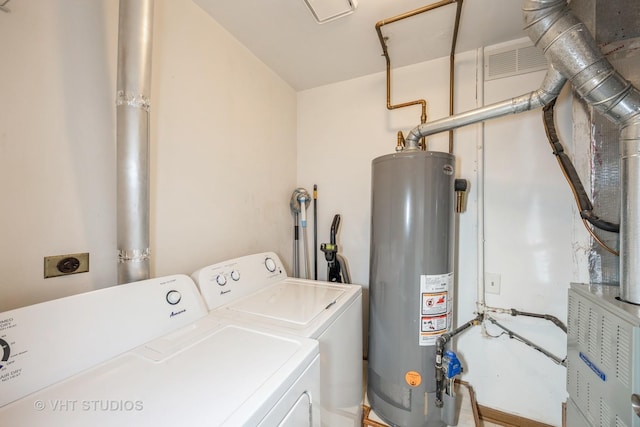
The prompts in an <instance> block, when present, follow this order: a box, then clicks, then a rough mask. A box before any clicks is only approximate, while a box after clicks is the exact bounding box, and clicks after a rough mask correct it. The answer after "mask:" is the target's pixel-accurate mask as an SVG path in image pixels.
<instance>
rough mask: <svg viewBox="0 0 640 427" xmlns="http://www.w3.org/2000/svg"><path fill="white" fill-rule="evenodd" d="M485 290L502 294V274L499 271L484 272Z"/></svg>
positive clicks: (488, 292)
mask: <svg viewBox="0 0 640 427" xmlns="http://www.w3.org/2000/svg"><path fill="white" fill-rule="evenodd" d="M484 292H485V293H487V294H495V295H500V275H499V274H497V273H485V274H484Z"/></svg>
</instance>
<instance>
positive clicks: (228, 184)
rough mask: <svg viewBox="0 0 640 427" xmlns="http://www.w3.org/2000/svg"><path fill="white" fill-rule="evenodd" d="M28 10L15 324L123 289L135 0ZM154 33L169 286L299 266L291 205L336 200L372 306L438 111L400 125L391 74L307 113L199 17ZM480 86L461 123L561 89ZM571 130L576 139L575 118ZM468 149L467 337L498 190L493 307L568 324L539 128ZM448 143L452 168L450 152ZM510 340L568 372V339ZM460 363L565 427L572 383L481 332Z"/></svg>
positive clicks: (462, 138) (160, 9) (464, 97)
mask: <svg viewBox="0 0 640 427" xmlns="http://www.w3.org/2000/svg"><path fill="white" fill-rule="evenodd" d="M11 7H12V9H13V12H12V13H11V14H0V40H3V41H4V43H3V44H2V50H1V52H2V58H3V65H2V67H0V77H1V78H0V93H2V97H1V98H0V103H2V114H0V182H1V184H0V185H1V186H2V188H1V189H2V194H3V196H4V200H5V202H4V203H3V206H2V207H3V209H1V210H0V224H2V225H1V227H2V245H0V271H2V275H1V278H0V311H2V310H5V309H10V308H14V307H18V306H22V305H26V304H30V303H34V302H38V301H43V300H47V299H51V298H55V297H59V296H63V295H69V294H73V293H77V292H81V291H85V290H90V289H94V288H99V287H103V286H108V285H112V284H114V283H115V281H116V265H115V254H116V241H115V231H116V230H115V201H116V195H115V114H114V113H115V107H114V100H115V94H114V92H115V68H116V49H117V0H104V1H101V2H87V1H85V0H57V1H55V2H53V1H39V2H12V3H11ZM154 30H155V37H154V50H153V76H152V82H153V85H152V94H151V96H152V117H151V118H152V125H151V126H152V127H151V157H152V171H151V173H152V200H151V205H152V209H151V214H152V215H151V218H152V230H151V239H152V242H151V249H152V254H153V261H152V267H153V274H154V275H164V274H172V273H177V272H184V273H190V272H191V271H193V270H195V269H196V268H198V267H201V266H203V265H205V264H209V263H212V262H216V261H219V260H222V259H226V258H230V257H234V256H238V255H242V254H246V253H248V252H254V251H261V250H267V249H274V250H276V251H277V252H279V253H280V255H281V256H282V257H283V258H285V262H286V263H287V264H289V265H290V260H291V238H292V236H291V224H292V219H291V214H290V212H289V208H288V200H289V197H290V195H291V191H292V190H293V189H294V188H295V187H296V186H299V185H300V186H304V187H306V188H307V189H308V190H309V191H311V190H312V188H313V184H317V185H318V188H319V198H318V212H319V221H318V225H319V228H318V231H319V242H318V243H322V242H327V241H328V239H329V226H330V223H331V220H332V218H333V215H334V214H335V213H340V214H341V215H342V224H341V230H340V234H339V238H338V243H339V244H340V252H341V253H342V254H343V255H344V256H345V257H346V258H347V260H348V261H349V263H350V267H351V275H352V279H353V281H354V282H355V283H359V284H362V285H364V286H365V291H366V288H367V286H368V285H367V283H368V275H369V273H368V263H369V223H370V218H369V211H370V206H369V204H370V173H371V170H370V165H371V161H372V160H373V159H374V158H375V157H378V156H380V155H384V154H388V153H391V152H392V151H393V149H394V146H395V142H396V132H397V131H398V130H403V131H405V132H406V131H408V130H409V129H411V128H412V127H414V126H415V125H416V124H417V123H418V122H419V116H420V111H419V108H417V107H410V108H406V109H402V110H395V111H388V110H387V109H386V99H385V75H384V73H380V74H375V75H370V76H366V77H362V78H359V79H354V80H351V81H345V82H341V83H338V84H334V85H329V86H324V87H320V88H316V89H311V90H307V91H303V92H300V93H298V94H296V93H294V92H293V90H292V89H291V88H290V87H289V86H287V85H286V84H285V83H283V82H282V81H281V80H280V79H279V78H278V77H277V76H275V75H274V74H273V73H272V72H271V71H270V70H269V69H267V68H266V67H265V66H264V65H263V64H262V63H260V62H259V61H258V60H257V59H256V58H255V57H253V55H251V54H250V53H249V52H248V51H247V50H246V49H245V48H244V47H242V46H241V45H239V44H238V43H237V41H235V40H234V39H233V38H231V37H230V36H229V35H228V34H227V33H226V32H225V31H224V30H223V29H222V28H220V27H219V26H218V25H217V24H216V23H215V22H214V21H213V20H211V19H210V18H209V17H208V16H207V15H206V14H205V13H204V12H202V11H201V10H200V9H199V8H197V6H195V5H194V4H193V3H192V2H191V1H189V0H159V1H157V2H156V12H155V20H154ZM481 70H482V63H481V55H480V54H477V53H476V52H467V53H463V54H459V55H458V56H457V62H456V82H457V88H456V99H455V101H456V111H457V112H460V111H467V110H470V109H473V108H476V107H477V106H480V105H482V103H483V101H484V102H485V103H489V102H492V101H494V100H501V99H504V98H508V97H511V96H514V95H519V94H521V93H523V92H525V91H528V90H531V89H535V88H536V87H537V86H538V85H539V83H540V81H541V78H542V74H543V73H532V74H526V75H522V76H518V77H514V78H509V79H501V80H496V81H494V82H491V83H490V84H487V85H486V87H485V86H484V85H483V84H482V82H481V81H480V82H477V77H478V75H479V76H480V78H481V74H482V73H481ZM477 83H479V84H477ZM416 98H425V99H427V101H428V104H429V120H433V119H437V118H439V117H444V116H446V115H447V114H448V58H445V59H441V60H436V61H431V62H428V63H423V64H418V65H415V66H411V67H405V68H402V69H397V70H394V72H393V90H392V102H393V103H400V102H405V101H408V100H414V99H416ZM564 110H567V108H566V107H564ZM296 115H297V116H296ZM559 120H560V122H561V124H562V125H563V126H570V122H571V120H570V118H568V116H567V115H562V116H561V117H560V118H559ZM455 133H456V148H455V152H454V154H455V155H456V159H457V160H456V161H457V173H456V175H457V177H462V178H466V179H468V180H469V181H470V193H469V196H468V205H467V211H466V212H465V213H464V214H462V215H461V216H460V219H459V246H458V247H459V254H458V274H457V284H458V295H457V313H456V314H457V322H458V324H460V323H462V322H465V321H467V320H469V319H470V318H472V317H473V316H474V311H475V301H476V283H477V278H478V270H479V268H478V256H477V254H478V233H477V232H478V218H479V215H478V206H479V205H478V188H479V183H480V181H479V180H480V178H481V177H482V174H481V173H480V172H481V171H484V177H485V180H486V182H485V186H486V188H485V192H484V195H485V198H484V205H485V211H484V218H485V226H486V230H485V231H486V235H485V238H486V246H485V249H486V259H485V265H486V269H487V271H490V272H493V273H499V274H501V277H502V293H501V295H498V296H491V297H490V298H488V300H487V303H488V304H489V305H492V306H497V307H504V308H510V307H514V308H517V309H520V310H523V311H538V312H545V313H550V314H554V315H556V316H558V317H559V318H561V319H563V320H564V319H565V318H566V308H565V304H566V287H567V285H568V282H569V281H570V280H571V278H572V277H571V272H572V267H571V234H570V231H568V227H567V226H569V227H570V226H571V224H572V221H573V217H572V208H571V203H572V198H571V195H570V192H569V190H568V188H567V187H566V184H565V182H564V181H563V178H562V177H561V175H560V173H559V171H558V169H557V165H556V164H555V159H553V156H552V155H551V150H550V149H549V148H548V146H547V145H546V144H547V142H546V138H545V137H544V131H543V130H542V126H541V119H540V113H539V112H534V113H527V114H523V115H520V116H511V117H506V118H503V119H499V120H496V121H494V122H492V123H490V124H487V125H485V126H483V125H474V126H468V127H466V128H463V129H459V130H457V131H456V132H455ZM296 143H297V145H296ZM429 144H430V149H433V150H440V151H443V150H447V146H448V141H447V136H446V135H439V136H435V137H433V138H430V139H429ZM483 158H484V159H485V163H480V162H482V159H483ZM296 174H297V175H296ZM311 212H312V210H309V213H311ZM310 227H313V221H310ZM578 234H579V232H578ZM309 237H310V239H311V238H312V233H309ZM72 252H90V253H91V271H90V272H89V273H85V274H79V275H74V276H69V277H64V278H55V279H47V280H44V279H43V278H42V263H43V257H44V256H47V255H55V254H64V253H72ZM319 255H320V260H319V266H320V272H321V274H320V278H324V277H326V274H325V269H326V263H325V262H324V259H323V256H322V253H320V254H319ZM501 321H503V322H504V323H505V325H508V326H509V327H512V328H513V329H514V330H516V331H518V332H520V333H522V334H523V335H526V336H528V337H529V338H531V339H532V340H534V341H536V342H540V343H541V344H543V345H544V346H545V347H546V348H547V349H549V350H550V351H552V352H554V353H555V354H557V355H559V356H561V357H562V356H563V355H564V352H565V347H564V345H565V344H564V336H563V335H562V334H561V333H559V331H558V330H557V328H555V327H553V326H550V325H549V324H545V323H541V322H540V321H537V320H530V319H521V318H514V319H509V318H506V319H504V320H501ZM488 332H489V333H491V334H496V333H497V331H496V329H495V328H492V327H488ZM458 348H459V350H460V354H461V356H462V358H463V361H464V364H465V369H466V373H465V375H464V377H465V379H467V380H469V381H470V382H471V383H472V385H473V386H474V388H475V390H476V392H477V397H478V400H479V402H480V404H483V405H486V406H490V407H494V408H497V409H501V410H505V411H507V412H512V413H516V414H520V415H523V416H525V417H528V418H533V419H537V420H540V421H543V422H547V423H550V424H554V425H559V423H560V402H561V401H563V400H564V381H565V379H564V369H563V368H559V367H557V366H556V365H554V364H553V363H551V362H550V360H549V359H547V358H545V357H544V356H542V355H541V354H540V353H537V352H535V351H534V350H532V349H530V348H528V347H525V346H524V345H523V344H521V343H519V342H516V341H514V340H509V339H508V338H506V337H504V336H503V337H500V338H498V339H490V338H488V337H486V336H484V335H483V334H482V330H481V329H480V328H473V329H472V330H470V331H468V332H466V333H465V334H464V335H463V336H461V337H460V339H459V341H458Z"/></svg>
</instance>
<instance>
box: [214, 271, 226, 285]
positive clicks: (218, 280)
mask: <svg viewBox="0 0 640 427" xmlns="http://www.w3.org/2000/svg"><path fill="white" fill-rule="evenodd" d="M216 283H217V284H218V285H220V286H224V285H226V284H227V278H226V277H224V274H218V276H217V277H216Z"/></svg>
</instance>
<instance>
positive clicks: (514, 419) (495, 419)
mask: <svg viewBox="0 0 640 427" xmlns="http://www.w3.org/2000/svg"><path fill="white" fill-rule="evenodd" d="M478 413H479V414H480V419H481V420H482V421H488V422H490V423H494V424H500V425H502V426H505V427H553V426H552V425H550V424H545V423H541V422H539V421H533V420H530V419H528V418H523V417H520V416H518V415H513V414H509V413H507V412H502V411H498V410H497V409H492V408H488V407H486V406H482V405H478Z"/></svg>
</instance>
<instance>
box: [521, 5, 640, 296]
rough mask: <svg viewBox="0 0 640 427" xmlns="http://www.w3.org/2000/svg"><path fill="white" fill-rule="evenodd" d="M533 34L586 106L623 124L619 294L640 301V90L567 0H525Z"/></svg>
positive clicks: (538, 44)
mask: <svg viewBox="0 0 640 427" xmlns="http://www.w3.org/2000/svg"><path fill="white" fill-rule="evenodd" d="M523 11H524V18H525V24H526V27H525V28H526V30H527V32H528V34H529V38H531V40H532V41H533V42H534V43H535V45H536V46H538V47H540V48H541V49H542V50H543V51H544V53H545V56H546V57H547V59H548V60H549V61H550V62H551V63H552V64H554V65H555V66H556V68H557V69H558V70H559V71H560V72H561V73H562V74H563V75H564V76H565V77H567V78H568V79H569V80H570V82H571V84H572V85H573V87H574V88H575V90H576V92H577V93H578V95H579V96H580V97H581V98H582V99H584V101H585V102H587V104H589V105H590V106H592V107H593V108H595V109H597V110H598V111H600V113H602V114H603V115H604V116H605V117H607V118H608V119H610V120H611V121H613V122H614V123H616V124H618V125H619V126H620V137H619V143H620V156H621V161H620V177H621V178H620V182H621V185H622V188H621V192H620V194H621V203H622V204H621V209H620V297H621V298H622V299H623V300H625V301H628V302H632V303H634V304H640V247H639V246H640V218H639V215H638V214H639V206H640V158H639V157H638V155H639V154H640V92H638V90H637V89H636V88H635V87H633V85H631V83H629V82H628V81H627V80H625V79H624V78H623V77H622V76H621V75H620V74H619V73H618V72H617V71H616V70H615V69H614V68H613V66H612V65H611V64H610V63H609V61H608V60H607V59H606V58H605V57H604V55H602V53H601V51H600V49H599V48H598V45H597V44H596V42H595V40H594V39H593V37H592V36H591V34H590V33H589V31H588V30H587V28H586V27H585V25H584V24H583V23H582V22H580V20H578V18H576V17H575V16H574V15H573V14H572V13H571V12H570V10H569V7H568V5H567V2H566V0H526V1H525V3H524V7H523Z"/></svg>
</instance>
